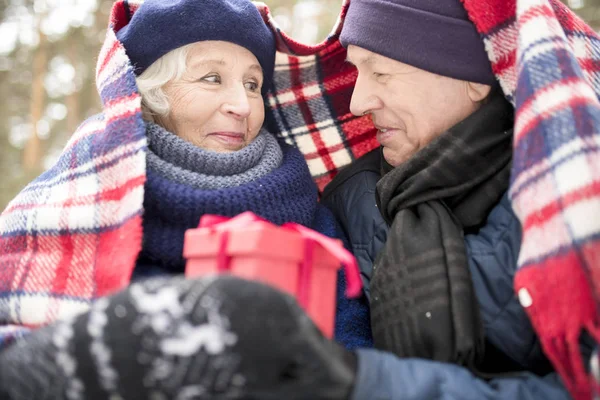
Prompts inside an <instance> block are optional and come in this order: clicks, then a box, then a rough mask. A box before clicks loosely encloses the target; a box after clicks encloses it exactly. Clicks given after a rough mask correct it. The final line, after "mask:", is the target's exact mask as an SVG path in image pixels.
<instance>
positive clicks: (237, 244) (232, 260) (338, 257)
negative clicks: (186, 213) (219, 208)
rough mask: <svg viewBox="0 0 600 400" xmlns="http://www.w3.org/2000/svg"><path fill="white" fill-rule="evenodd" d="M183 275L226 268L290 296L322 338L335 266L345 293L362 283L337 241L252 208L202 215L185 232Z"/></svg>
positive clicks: (329, 331) (330, 314) (330, 316)
mask: <svg viewBox="0 0 600 400" xmlns="http://www.w3.org/2000/svg"><path fill="white" fill-rule="evenodd" d="M183 255H184V257H185V258H186V259H187V264H186V269H185V275H186V276H187V277H198V276H204V275H210V274H216V273H230V274H232V275H235V276H239V277H241V278H245V279H250V280H256V281H260V282H264V283H266V284H270V285H272V286H274V287H276V288H278V289H280V290H282V291H284V292H287V293H289V294H291V295H292V296H294V297H295V298H296V299H297V300H298V303H299V304H300V306H302V308H304V310H305V311H306V312H307V313H308V315H309V316H310V317H311V318H312V319H313V321H314V322H315V324H316V325H317V326H318V327H319V328H320V329H321V331H322V332H323V334H324V335H326V336H327V337H330V338H331V337H333V330H334V323H335V299H336V293H335V292H336V281H337V270H338V269H339V267H340V264H342V265H344V268H345V273H346V282H347V287H346V296H347V297H358V296H359V295H360V294H361V289H362V283H361V280H360V274H359V272H358V266H357V264H356V260H355V258H354V256H353V255H352V254H351V253H350V252H348V251H347V250H346V249H345V248H344V247H343V245H342V243H341V241H340V240H336V239H331V238H329V237H327V236H324V235H322V234H320V233H318V232H315V231H313V230H312V229H308V228H306V227H304V226H302V225H299V224H294V223H287V224H284V225H282V226H277V225H274V224H272V223H270V222H268V221H266V220H264V219H262V218H260V217H258V216H256V215H255V214H253V213H252V212H245V213H242V214H240V215H238V216H236V217H234V218H225V217H220V216H215V215H205V216H203V217H202V218H201V219H200V225H199V226H198V228H197V229H190V230H188V231H187V232H186V234H185V242H184V248H183Z"/></svg>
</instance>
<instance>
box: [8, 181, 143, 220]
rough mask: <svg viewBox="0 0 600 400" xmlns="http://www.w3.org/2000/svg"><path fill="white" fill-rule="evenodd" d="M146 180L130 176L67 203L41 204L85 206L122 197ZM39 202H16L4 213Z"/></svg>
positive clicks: (35, 205) (33, 207) (31, 206)
mask: <svg viewBox="0 0 600 400" xmlns="http://www.w3.org/2000/svg"><path fill="white" fill-rule="evenodd" d="M144 182H146V176H145V175H141V176H137V177H135V178H132V179H130V180H128V181H126V182H124V183H123V184H122V185H121V186H120V187H118V188H115V189H110V190H104V191H102V192H99V193H97V194H93V195H89V196H79V197H77V198H75V199H73V200H72V201H70V202H69V204H68V205H67V204H65V203H64V202H55V203H43V204H42V205H41V206H43V207H44V208H52V207H56V209H57V210H60V209H61V208H63V207H78V206H86V205H94V204H96V203H98V202H105V201H113V200H120V199H122V198H123V197H124V196H125V194H127V193H128V192H130V191H131V190H133V189H135V188H136V187H138V186H140V185H143V184H144ZM39 207H40V204H38V203H29V204H17V205H15V206H13V207H11V208H10V209H6V211H5V212H4V213H5V214H8V213H11V212H14V211H24V210H33V209H36V208H39Z"/></svg>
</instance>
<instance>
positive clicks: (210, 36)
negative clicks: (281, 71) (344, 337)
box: [117, 0, 275, 89]
mask: <svg viewBox="0 0 600 400" xmlns="http://www.w3.org/2000/svg"><path fill="white" fill-rule="evenodd" d="M123 7H124V10H125V11H126V13H127V14H129V8H128V5H127V2H124V5H123ZM163 29H165V30H166V31H165V32H161V30H163ZM117 38H118V39H119V40H120V41H121V43H123V46H124V47H125V51H126V52H127V55H128V56H129V59H130V60H131V63H132V64H133V66H134V68H135V73H136V75H140V74H142V73H143V72H144V71H145V70H146V69H147V68H148V67H149V66H150V65H152V63H154V62H155V61H156V60H158V59H159V58H160V57H162V56H164V55H165V54H167V53H168V52H170V51H172V50H175V49H177V48H179V47H182V46H185V45H187V44H191V43H195V42H202V41H205V40H214V41H224V42H230V43H235V44H237V45H239V46H242V47H244V48H246V49H248V50H249V51H250V52H251V53H252V54H254V55H255V56H256V58H257V59H258V62H259V63H260V66H261V67H262V69H263V74H264V83H263V89H265V88H267V87H269V85H270V82H271V79H272V74H273V68H274V65H275V38H274V36H273V33H272V32H271V31H270V30H269V28H268V27H267V25H266V24H265V23H264V21H263V19H262V17H261V15H260V13H259V12H258V10H257V9H256V7H255V6H254V5H253V4H252V3H251V2H250V1H249V0H202V1H198V0H168V1H165V0H146V1H144V2H143V3H142V5H141V6H140V7H139V8H138V9H137V11H136V12H135V14H133V16H132V17H131V20H130V21H129V23H128V24H127V25H126V26H124V27H123V28H122V29H120V30H119V31H118V32H117Z"/></svg>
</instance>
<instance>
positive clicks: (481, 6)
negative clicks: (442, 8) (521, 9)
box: [461, 0, 517, 34]
mask: <svg viewBox="0 0 600 400" xmlns="http://www.w3.org/2000/svg"><path fill="white" fill-rule="evenodd" d="M461 1H462V2H463V5H464V6H465V9H466V10H467V13H468V14H469V18H470V19H471V21H473V23H474V24H475V26H476V27H477V30H478V31H479V33H482V34H487V33H488V32H490V31H492V30H494V29H496V28H497V27H498V26H500V25H502V24H505V23H507V22H508V21H510V20H512V19H514V18H515V15H516V9H517V7H516V0H486V1H481V0H461Z"/></svg>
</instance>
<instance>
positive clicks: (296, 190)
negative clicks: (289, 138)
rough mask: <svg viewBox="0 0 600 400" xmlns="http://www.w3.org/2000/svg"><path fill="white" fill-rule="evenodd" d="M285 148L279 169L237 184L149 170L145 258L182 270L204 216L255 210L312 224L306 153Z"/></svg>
mask: <svg viewBox="0 0 600 400" xmlns="http://www.w3.org/2000/svg"><path fill="white" fill-rule="evenodd" d="M282 149H283V162H282V164H281V166H280V167H279V168H277V169H275V170H273V171H271V172H270V173H268V174H266V175H264V176H262V177H260V178H259V179H256V180H254V181H251V182H248V183H246V184H244V185H240V186H235V187H225V188H221V189H215V190H203V189H197V188H194V187H193V186H191V185H186V184H183V183H178V182H174V181H172V180H170V179H167V178H164V177H163V176H161V173H160V172H155V171H153V170H151V169H149V170H148V171H147V178H148V179H147V181H146V185H145V195H144V219H143V232H144V239H143V244H142V252H141V254H140V260H141V261H142V262H143V263H144V264H160V265H163V266H166V267H168V268H171V269H174V270H176V271H179V272H181V271H182V270H183V266H184V262H185V261H184V259H183V238H184V235H185V231H186V230H187V229H192V228H196V227H197V226H198V222H199V221H200V217H201V216H203V215H204V214H216V215H222V216H226V217H234V216H236V215H238V214H240V213H242V212H245V211H252V212H253V213H255V214H257V215H259V216H260V217H262V218H265V219H266V220H268V221H270V222H272V223H274V224H277V225H281V224H283V223H285V222H295V223H298V224H301V225H304V226H308V227H310V226H311V224H312V223H313V219H314V215H315V210H316V207H317V189H316V186H315V184H314V182H313V181H312V178H311V176H310V173H309V172H308V168H307V166H306V162H305V161H304V158H303V157H302V154H301V153H300V152H299V151H298V150H297V149H295V148H293V147H291V146H289V145H283V146H282ZM197 180H199V178H198V179H197Z"/></svg>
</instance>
